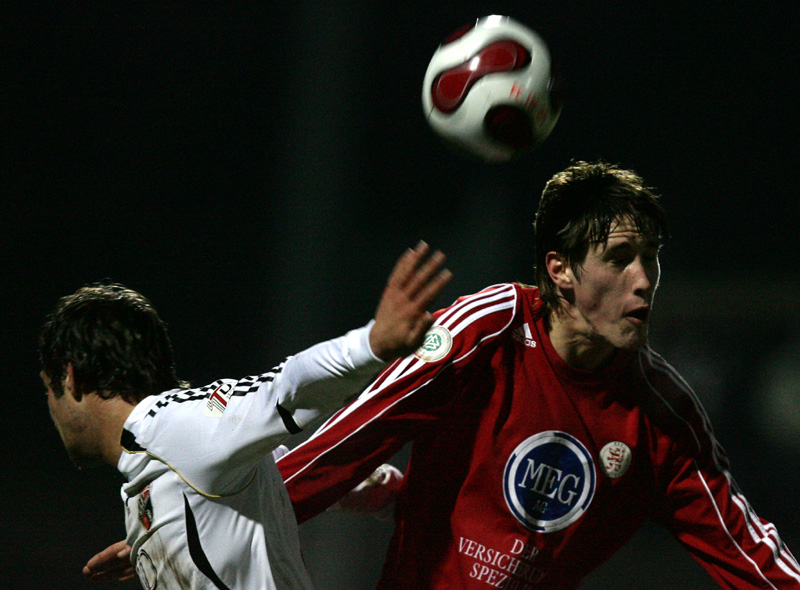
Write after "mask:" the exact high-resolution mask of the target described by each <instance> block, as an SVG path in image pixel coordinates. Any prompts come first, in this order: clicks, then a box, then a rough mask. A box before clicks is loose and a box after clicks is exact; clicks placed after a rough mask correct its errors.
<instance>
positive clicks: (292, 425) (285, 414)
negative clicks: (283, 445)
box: [275, 404, 303, 434]
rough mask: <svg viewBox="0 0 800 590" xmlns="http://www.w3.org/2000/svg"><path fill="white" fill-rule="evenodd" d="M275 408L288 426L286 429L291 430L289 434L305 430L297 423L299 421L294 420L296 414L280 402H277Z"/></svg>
mask: <svg viewBox="0 0 800 590" xmlns="http://www.w3.org/2000/svg"><path fill="white" fill-rule="evenodd" d="M275 409H276V410H278V414H279V415H280V417H281V420H283V425H284V426H285V427H286V430H288V431H289V434H297V433H299V432H303V429H302V428H300V427H299V426H298V425H297V422H295V421H294V416H292V413H291V412H290V411H289V410H287V409H286V408H284V407H283V406H282V405H280V404H275Z"/></svg>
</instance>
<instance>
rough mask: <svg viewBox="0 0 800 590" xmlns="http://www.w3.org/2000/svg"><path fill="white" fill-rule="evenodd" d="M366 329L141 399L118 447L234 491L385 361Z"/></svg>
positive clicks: (200, 485) (209, 489) (205, 489)
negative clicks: (266, 364)
mask: <svg viewBox="0 0 800 590" xmlns="http://www.w3.org/2000/svg"><path fill="white" fill-rule="evenodd" d="M370 329H371V323H370V324H368V325H367V326H365V327H363V328H360V329H357V330H353V331H351V332H348V333H347V334H345V335H344V336H341V337H339V338H336V339H333V340H329V341H326V342H323V343H320V344H317V345H315V346H312V347H311V348H309V349H307V350H305V351H303V352H301V353H299V354H297V355H295V356H292V357H289V358H288V359H286V361H284V362H283V363H281V364H280V365H279V366H278V367H276V368H274V369H273V370H272V371H270V372H268V373H264V374H262V375H257V376H253V377H245V378H243V379H240V380H231V379H223V380H219V381H216V382H214V383H212V384H211V385H209V386H207V387H204V388H200V389H192V390H176V391H174V392H169V393H167V394H162V395H161V396H158V399H152V400H146V401H145V403H143V404H141V405H142V407H141V408H140V407H139V406H137V408H136V409H135V410H134V413H132V415H131V418H129V420H128V422H126V425H125V430H124V431H123V440H122V442H123V445H122V446H123V449H124V450H126V451H127V452H129V453H132V452H145V453H147V454H149V455H151V456H152V457H154V458H156V459H158V460H159V461H161V462H162V463H164V464H165V465H167V466H168V467H169V468H170V469H172V470H174V471H175V472H177V473H178V474H179V475H180V476H181V477H182V478H183V479H184V480H185V481H186V482H187V483H188V484H189V485H191V486H192V487H193V488H195V489H196V490H197V491H198V492H200V493H202V494H204V495H208V496H212V495H225V494H229V493H233V492H234V491H237V490H238V489H241V487H242V486H243V485H245V484H246V482H247V481H249V477H250V474H252V472H253V469H254V466H255V463H256V462H257V461H259V460H260V459H262V458H263V457H266V456H269V455H270V454H271V453H272V451H273V450H275V449H276V448H277V447H278V446H279V445H280V443H281V442H282V441H283V440H284V439H286V438H287V436H289V435H290V434H293V433H296V432H299V431H300V430H301V429H302V428H303V427H305V426H306V425H307V424H308V423H309V422H311V421H313V420H314V419H316V418H318V417H321V416H327V415H330V413H331V412H332V411H333V410H335V409H336V408H339V407H341V406H342V404H343V403H345V401H346V400H347V399H348V398H352V397H353V396H355V395H357V394H358V393H359V392H360V391H362V390H363V389H364V387H366V385H367V384H368V383H369V381H370V380H371V379H373V378H374V377H375V375H376V374H377V373H378V371H379V370H380V369H381V368H382V367H384V366H386V363H384V362H383V361H381V360H379V359H378V358H377V357H375V356H374V355H373V354H372V351H371V349H370V347H369V330H370Z"/></svg>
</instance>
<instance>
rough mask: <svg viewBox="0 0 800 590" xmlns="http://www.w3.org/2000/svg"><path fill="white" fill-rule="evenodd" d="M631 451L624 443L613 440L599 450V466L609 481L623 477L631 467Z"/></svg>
mask: <svg viewBox="0 0 800 590" xmlns="http://www.w3.org/2000/svg"><path fill="white" fill-rule="evenodd" d="M631 456H632V453H631V449H630V447H628V445H626V444H625V443H624V442H620V441H618V440H615V441H613V442H610V443H608V444H607V445H606V446H604V447H603V448H602V449H600V465H601V466H602V468H603V473H605V474H606V475H607V476H608V477H610V478H611V479H616V478H618V477H622V476H623V475H625V472H626V471H628V467H630V466H631Z"/></svg>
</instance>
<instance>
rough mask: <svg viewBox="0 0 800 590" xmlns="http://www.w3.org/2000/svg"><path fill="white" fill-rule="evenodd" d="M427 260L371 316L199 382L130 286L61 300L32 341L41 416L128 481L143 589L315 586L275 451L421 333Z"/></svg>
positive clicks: (422, 255) (90, 459)
mask: <svg viewBox="0 0 800 590" xmlns="http://www.w3.org/2000/svg"><path fill="white" fill-rule="evenodd" d="M428 254H429V251H428V247H427V245H426V244H424V243H421V244H420V245H419V246H418V247H417V248H416V249H413V250H409V251H408V252H406V253H405V254H404V255H403V256H402V257H401V258H400V260H399V261H398V263H397V265H396V266H395V269H394V270H393V272H392V274H391V276H390V277H389V281H388V283H387V286H386V289H385V290H384V293H383V296H382V298H381V302H380V304H379V305H378V308H377V311H376V313H375V318H374V320H373V321H371V322H370V323H369V324H367V325H366V326H364V327H362V328H359V329H357V330H353V331H351V332H348V333H347V334H346V335H344V336H341V337H339V338H336V339H334V340H330V341H328V342H323V343H321V344H317V345H315V346H313V347H311V348H309V349H307V350H305V351H303V352H301V353H299V354H297V355H295V356H292V357H289V358H288V359H287V360H286V361H285V362H283V363H282V364H280V365H279V366H278V367H276V368H274V369H273V370H272V371H270V372H267V373H264V374H261V375H258V376H254V377H246V378H244V379H240V380H232V379H222V380H219V381H216V382H214V383H212V384H210V385H207V386H205V387H200V388H196V389H191V388H188V386H187V385H186V384H184V383H182V382H180V381H179V380H178V379H177V377H176V374H175V370H174V363H173V360H172V351H171V346H170V342H169V338H168V335H167V331H166V327H165V325H164V324H163V322H162V321H161V320H160V319H159V317H158V315H157V313H156V311H155V310H154V309H153V307H152V306H151V304H150V303H149V301H147V299H145V298H144V297H143V296H141V295H140V294H139V293H137V292H135V291H132V290H130V289H127V288H125V287H122V286H121V285H94V286H90V287H84V288H82V289H79V290H78V291H77V292H76V293H74V294H72V295H70V296H67V297H64V298H62V299H61V300H60V301H59V303H58V305H57V307H56V309H55V311H54V312H53V313H52V314H51V315H50V316H49V317H48V319H47V321H46V323H45V325H44V327H43V329H42V333H41V336H40V356H41V361H42V379H43V381H44V383H45V386H46V388H47V397H48V405H49V407H50V413H51V415H52V417H53V421H54V423H55V425H56V428H57V429H58V431H59V433H60V435H61V438H62V440H63V442H64V445H65V447H66V449H67V452H68V454H69V456H70V458H71V459H72V460H73V461H74V462H75V463H76V464H77V465H78V466H91V465H97V464H103V463H108V464H111V465H113V466H115V467H117V468H118V469H119V471H120V472H121V473H122V474H123V475H124V476H125V478H126V483H125V484H124V485H123V486H122V499H123V502H124V504H125V514H126V528H127V538H126V544H127V545H128V546H130V548H131V549H130V562H131V563H132V564H134V565H135V571H136V574H137V575H138V577H139V579H140V581H141V583H142V585H143V587H144V588H147V589H155V588H159V589H167V588H175V589H187V588H189V589H198V590H199V589H245V588H247V589H251V588H268V589H272V588H275V589H280V588H285V589H292V590H294V589H303V588H310V587H311V582H310V579H309V577H308V574H307V573H306V570H305V567H304V566H303V563H302V559H301V556H300V549H299V541H298V534H297V525H296V522H295V517H294V513H293V511H292V507H291V504H290V503H289V499H288V497H287V494H286V490H285V488H284V486H283V482H282V479H281V476H280V473H279V472H278V470H277V468H276V466H275V461H274V459H273V455H272V453H273V451H274V450H275V449H276V448H277V447H278V446H279V444H280V443H281V441H283V440H284V439H286V438H287V437H288V436H290V435H291V434H294V433H296V432H299V431H300V430H302V428H304V427H305V426H306V425H308V424H309V423H310V422H312V421H314V420H315V419H317V418H319V417H320V416H324V415H326V414H329V413H330V412H332V411H333V410H335V409H337V408H338V407H340V406H341V405H342V404H343V403H344V402H345V401H346V400H347V399H348V398H349V397H352V396H353V395H355V394H357V393H358V392H359V391H360V390H361V389H363V387H364V386H365V385H366V384H367V383H368V382H369V381H370V380H371V379H372V378H373V377H374V376H375V374H376V373H377V372H378V371H379V370H380V369H381V368H382V367H384V366H385V364H386V362H388V361H391V360H393V359H395V358H398V357H401V356H404V355H407V354H409V353H410V352H412V351H413V350H415V349H416V348H417V347H418V346H419V345H420V344H421V343H422V340H423V338H424V335H425V332H426V331H427V329H428V327H429V326H430V324H431V322H432V318H431V315H430V314H429V313H428V312H427V311H426V309H427V307H428V306H429V305H430V304H431V302H432V301H433V299H434V298H435V297H436V296H437V295H438V294H439V293H440V292H441V290H442V289H443V288H444V286H445V284H446V283H447V282H448V280H449V277H450V273H449V271H447V270H445V269H443V268H442V265H443V263H444V256H443V255H442V254H441V253H440V252H434V253H433V254H431V255H430V256H428ZM123 546H124V544H119V547H118V548H117V550H120V549H121V550H122V551H123V554H126V553H127V551H128V550H127V549H122V547H123ZM119 573H120V572H117V574H119ZM122 574H123V577H125V575H126V572H124V571H123V572H122ZM132 575H133V574H132V572H127V577H132Z"/></svg>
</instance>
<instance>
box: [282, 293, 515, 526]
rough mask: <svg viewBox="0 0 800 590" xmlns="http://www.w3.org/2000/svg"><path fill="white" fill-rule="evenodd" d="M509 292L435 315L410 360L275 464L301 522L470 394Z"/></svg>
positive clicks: (504, 324)
mask: <svg viewBox="0 0 800 590" xmlns="http://www.w3.org/2000/svg"><path fill="white" fill-rule="evenodd" d="M517 301H518V294H517V291H516V288H515V286H514V285H510V284H507V285H496V286H494V287H489V288H488V289H485V290H483V291H481V292H480V293H477V294H474V295H471V296H467V297H463V298H460V299H459V300H458V301H456V303H454V304H453V305H452V306H450V307H448V308H446V309H443V310H440V311H438V312H436V313H435V314H434V317H435V321H434V325H433V327H432V328H431V329H430V330H429V331H428V334H427V335H426V339H425V343H424V344H423V346H422V347H421V348H420V349H419V350H418V351H417V352H416V353H415V354H414V355H412V356H409V357H406V358H404V359H400V360H398V361H396V362H395V363H393V364H392V365H390V366H389V367H387V368H386V369H384V370H383V371H382V372H381V373H380V374H379V375H378V377H377V379H376V380H375V381H374V382H373V383H372V384H371V385H370V386H369V387H368V388H367V389H366V390H365V391H364V392H363V393H362V394H361V395H360V396H359V397H358V399H357V400H356V401H354V402H353V403H351V404H350V405H348V406H346V407H345V408H343V409H342V410H340V411H338V412H337V413H336V414H334V415H333V417H332V418H331V419H330V420H328V421H327V422H326V423H325V424H323V425H322V426H321V427H320V428H319V430H318V431H317V432H316V433H315V434H314V436H312V437H311V438H310V439H309V440H308V441H306V442H305V443H303V444H301V445H300V446H298V447H297V448H295V449H294V450H292V451H290V452H289V453H288V454H287V455H285V456H284V457H282V458H281V459H280V461H278V468H279V469H280V471H281V475H282V476H283V478H284V483H285V484H286V488H287V490H288V492H289V496H290V498H291V500H292V504H293V506H294V509H295V515H296V516H297V518H298V521H299V522H303V521H305V520H307V519H309V518H311V517H312V516H315V515H316V514H318V513H320V512H322V511H323V510H325V509H326V508H328V507H329V506H330V505H332V504H333V503H334V502H336V501H337V500H338V499H340V498H342V497H343V496H345V494H347V493H348V492H349V491H350V490H352V489H353V488H355V487H356V486H357V485H358V484H359V483H360V482H362V481H363V480H364V479H366V478H367V477H368V476H369V475H370V474H371V473H372V472H373V471H374V470H375V469H376V468H378V466H380V465H381V464H382V463H385V462H386V461H388V459H389V458H391V456H392V455H394V454H395V453H396V452H397V451H399V450H400V449H401V448H402V447H403V446H404V445H405V444H406V443H407V442H409V441H412V440H414V439H415V438H416V437H417V436H419V435H420V434H421V433H423V432H425V431H426V430H427V429H433V428H436V427H437V424H438V423H439V421H440V420H442V419H443V418H444V417H446V416H447V415H448V413H449V412H450V411H451V410H452V408H453V406H454V403H455V402H456V400H457V398H458V396H460V395H463V392H464V391H466V390H468V387H465V386H464V385H463V384H464V383H467V382H468V379H469V374H470V371H471V367H472V361H473V360H474V359H476V358H478V357H479V356H480V354H481V353H482V351H485V350H486V349H488V348H489V347H490V346H491V342H492V340H493V339H494V338H496V337H497V336H498V335H500V334H501V333H503V332H504V331H505V330H507V329H508V326H509V325H510V324H511V321H512V319H513V317H514V314H515V312H516V305H517Z"/></svg>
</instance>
